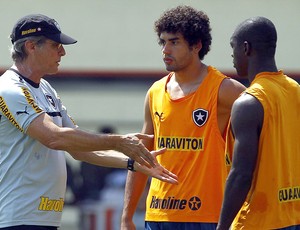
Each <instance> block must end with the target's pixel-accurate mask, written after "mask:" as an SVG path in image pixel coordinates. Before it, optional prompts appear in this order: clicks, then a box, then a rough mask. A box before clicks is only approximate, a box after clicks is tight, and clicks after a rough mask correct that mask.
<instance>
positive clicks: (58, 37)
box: [45, 33, 77, 45]
mask: <svg viewBox="0 0 300 230" xmlns="http://www.w3.org/2000/svg"><path fill="white" fill-rule="evenodd" d="M45 37H47V38H49V39H51V40H53V41H55V42H58V43H61V44H63V45H70V44H74V43H76V42H77V40H75V39H74V38H71V37H70V36H68V35H66V34H63V33H59V34H49V35H45Z"/></svg>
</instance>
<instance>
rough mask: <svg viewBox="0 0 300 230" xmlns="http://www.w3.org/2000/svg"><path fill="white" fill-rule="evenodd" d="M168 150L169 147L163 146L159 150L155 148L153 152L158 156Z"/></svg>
mask: <svg viewBox="0 0 300 230" xmlns="http://www.w3.org/2000/svg"><path fill="white" fill-rule="evenodd" d="M166 151H167V148H162V149H158V150H153V151H151V153H152V155H153V156H154V157H157V156H158V155H160V154H163V153H165V152H166Z"/></svg>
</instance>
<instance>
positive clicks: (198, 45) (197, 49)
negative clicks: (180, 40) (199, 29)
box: [193, 41, 202, 53]
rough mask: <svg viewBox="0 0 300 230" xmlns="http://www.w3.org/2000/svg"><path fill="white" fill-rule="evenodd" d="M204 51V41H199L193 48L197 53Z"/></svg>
mask: <svg viewBox="0 0 300 230" xmlns="http://www.w3.org/2000/svg"><path fill="white" fill-rule="evenodd" d="M201 49H202V41H199V42H198V43H197V44H195V45H194V46H193V50H195V52H196V53H199V51H200V50H201Z"/></svg>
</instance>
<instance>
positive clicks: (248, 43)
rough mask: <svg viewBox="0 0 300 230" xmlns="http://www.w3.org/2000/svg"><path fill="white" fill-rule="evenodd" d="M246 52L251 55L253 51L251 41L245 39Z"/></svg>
mask: <svg viewBox="0 0 300 230" xmlns="http://www.w3.org/2000/svg"><path fill="white" fill-rule="evenodd" d="M244 53H245V55H246V56H249V55H250V53H251V43H250V42H248V41H244Z"/></svg>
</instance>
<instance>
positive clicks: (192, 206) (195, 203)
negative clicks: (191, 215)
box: [188, 196, 201, 211]
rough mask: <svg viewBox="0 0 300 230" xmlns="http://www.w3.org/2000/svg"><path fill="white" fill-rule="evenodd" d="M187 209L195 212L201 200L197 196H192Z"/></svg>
mask: <svg viewBox="0 0 300 230" xmlns="http://www.w3.org/2000/svg"><path fill="white" fill-rule="evenodd" d="M188 204H189V208H190V209H191V210H193V211H197V210H198V209H199V208H200V207H201V200H200V198H199V197H197V196H193V197H192V198H191V199H190V200H189V203H188Z"/></svg>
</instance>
